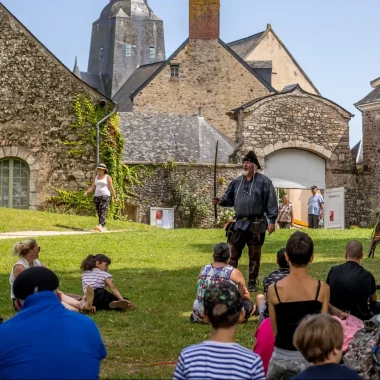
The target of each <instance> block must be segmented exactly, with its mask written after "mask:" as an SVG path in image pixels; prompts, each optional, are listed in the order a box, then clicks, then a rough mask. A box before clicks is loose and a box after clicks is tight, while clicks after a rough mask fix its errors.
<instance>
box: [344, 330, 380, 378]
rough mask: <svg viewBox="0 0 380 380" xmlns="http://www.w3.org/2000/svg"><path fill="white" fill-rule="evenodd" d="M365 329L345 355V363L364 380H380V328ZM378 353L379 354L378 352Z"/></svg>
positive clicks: (357, 334) (359, 332) (358, 333)
mask: <svg viewBox="0 0 380 380" xmlns="http://www.w3.org/2000/svg"><path fill="white" fill-rule="evenodd" d="M366 326H367V327H364V328H362V329H360V330H358V331H357V332H356V334H355V335H354V338H353V340H352V342H351V343H350V344H349V346H348V349H347V351H346V352H345V354H344V355H343V362H344V364H345V365H346V366H347V367H348V368H351V369H352V370H354V371H355V372H357V374H358V375H359V376H360V377H361V378H363V379H370V380H372V379H373V380H379V379H380V366H379V365H377V363H378V362H380V360H379V359H376V356H377V355H378V353H379V351H378V348H379V347H378V345H379V343H380V328H375V327H374V326H368V325H367V323H366ZM376 351H377V352H376Z"/></svg>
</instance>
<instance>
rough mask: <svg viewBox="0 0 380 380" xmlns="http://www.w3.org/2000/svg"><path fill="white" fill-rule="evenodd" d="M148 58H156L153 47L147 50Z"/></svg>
mask: <svg viewBox="0 0 380 380" xmlns="http://www.w3.org/2000/svg"><path fill="white" fill-rule="evenodd" d="M149 58H150V59H155V58H156V48H155V47H150V48H149Z"/></svg>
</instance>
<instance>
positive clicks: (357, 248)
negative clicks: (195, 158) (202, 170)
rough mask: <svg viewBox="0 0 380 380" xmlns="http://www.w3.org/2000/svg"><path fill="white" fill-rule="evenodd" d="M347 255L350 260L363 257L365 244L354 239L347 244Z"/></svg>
mask: <svg viewBox="0 0 380 380" xmlns="http://www.w3.org/2000/svg"><path fill="white" fill-rule="evenodd" d="M346 256H347V259H349V260H361V259H362V258H363V245H362V243H360V241H357V240H352V241H350V242H349V243H348V244H347V246H346Z"/></svg>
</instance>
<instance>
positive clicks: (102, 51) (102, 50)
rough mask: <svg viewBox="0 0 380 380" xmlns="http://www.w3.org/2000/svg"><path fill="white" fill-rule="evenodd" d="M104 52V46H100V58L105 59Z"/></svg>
mask: <svg viewBox="0 0 380 380" xmlns="http://www.w3.org/2000/svg"><path fill="white" fill-rule="evenodd" d="M103 54H104V48H100V51H99V59H103Z"/></svg>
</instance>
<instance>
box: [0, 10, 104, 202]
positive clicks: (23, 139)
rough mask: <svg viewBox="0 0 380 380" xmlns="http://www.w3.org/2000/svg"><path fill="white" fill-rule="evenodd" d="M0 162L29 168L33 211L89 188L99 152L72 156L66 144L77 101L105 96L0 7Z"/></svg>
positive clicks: (71, 132) (70, 137) (73, 137)
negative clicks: (57, 194) (12, 160)
mask: <svg viewBox="0 0 380 380" xmlns="http://www.w3.org/2000/svg"><path fill="white" fill-rule="evenodd" d="M0 20H1V21H0V72H1V75H0V94H1V102H0V146H1V149H0V158H5V157H16V158H19V159H21V160H23V161H25V162H27V163H28V165H29V168H30V176H31V179H30V194H29V198H30V206H31V208H38V207H39V206H40V205H41V203H42V202H43V201H44V200H45V199H46V197H48V196H51V195H53V194H54V189H56V188H60V189H66V190H68V189H72V190H74V189H75V190H77V189H80V188H83V189H84V188H85V187H86V185H87V181H88V180H90V178H91V176H92V174H93V172H94V166H95V149H94V148H93V147H92V146H88V147H87V151H86V153H84V154H83V155H81V156H80V157H75V158H74V157H70V156H69V155H68V154H67V151H68V150H69V149H70V147H65V146H64V145H63V144H62V142H63V141H67V140H70V141H75V140H77V139H79V138H78V136H77V135H76V132H75V131H74V130H73V129H72V128H70V127H69V125H70V124H71V123H73V122H74V121H75V117H74V116H75V115H74V108H73V106H74V98H75V96H76V94H78V93H82V94H85V95H86V96H87V97H88V98H89V99H91V100H92V101H93V102H95V103H97V102H98V101H99V100H100V98H101V95H100V94H99V93H97V92H96V91H93V90H92V89H91V88H90V87H88V86H87V85H86V84H84V83H83V82H82V81H80V80H79V79H77V78H76V77H75V76H74V75H73V74H72V73H71V72H70V71H69V70H68V69H67V68H66V67H65V66H63V65H62V64H61V63H60V62H59V61H58V60H57V59H56V58H55V57H54V56H53V55H52V54H51V53H50V52H49V51H48V50H47V49H46V48H45V47H44V46H43V45H42V44H41V43H40V42H38V41H37V40H36V39H35V38H34V37H33V36H31V35H30V33H29V32H28V31H27V30H26V29H25V28H24V27H23V26H22V25H21V24H20V23H19V22H18V21H17V20H16V19H15V18H14V17H13V16H12V15H11V14H10V13H9V12H8V11H7V10H6V9H5V8H4V7H3V6H2V5H1V4H0Z"/></svg>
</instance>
